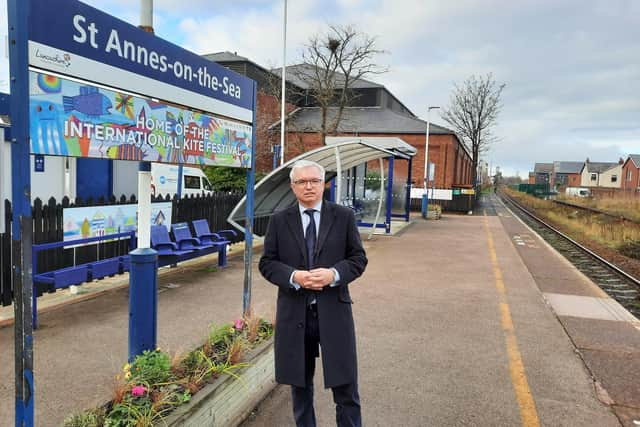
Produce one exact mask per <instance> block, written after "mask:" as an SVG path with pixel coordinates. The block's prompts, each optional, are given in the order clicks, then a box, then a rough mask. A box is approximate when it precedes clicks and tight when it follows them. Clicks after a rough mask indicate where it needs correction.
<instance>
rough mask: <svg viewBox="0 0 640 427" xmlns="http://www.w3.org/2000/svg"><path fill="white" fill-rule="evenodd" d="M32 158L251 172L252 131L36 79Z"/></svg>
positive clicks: (32, 76) (124, 96) (46, 77)
mask: <svg viewBox="0 0 640 427" xmlns="http://www.w3.org/2000/svg"><path fill="white" fill-rule="evenodd" d="M29 105H30V126H31V152H32V153H34V154H41V155H58V156H72V157H91V158H101V159H112V160H135V161H150V162H162V163H187V164H197V165H205V166H227V167H240V168H249V167H251V144H252V128H251V126H250V125H248V124H246V123H243V122H240V121H233V120H228V119H223V118H220V117H216V116H213V115H208V114H204V113H199V112H194V111H191V110H188V109H184V108H180V107H176V106H174V105H169V104H168V103H165V102H158V101H154V100H152V99H151V98H143V97H139V96H133V95H131V94H129V93H125V92H121V91H115V90H110V89H105V88H102V87H98V86H93V85H89V84H86V83H82V82H78V81H73V80H69V79H64V78H61V77H58V76H55V75H50V74H45V73H39V72H35V71H30V73H29Z"/></svg>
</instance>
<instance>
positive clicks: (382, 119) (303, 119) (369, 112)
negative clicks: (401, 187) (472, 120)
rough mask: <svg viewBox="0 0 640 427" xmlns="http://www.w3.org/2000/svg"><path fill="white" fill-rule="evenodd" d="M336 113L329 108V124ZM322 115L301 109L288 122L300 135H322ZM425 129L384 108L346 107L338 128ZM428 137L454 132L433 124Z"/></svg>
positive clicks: (342, 130)
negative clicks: (305, 133) (306, 133)
mask: <svg viewBox="0 0 640 427" xmlns="http://www.w3.org/2000/svg"><path fill="white" fill-rule="evenodd" d="M337 110H338V109H337V108H335V107H333V108H329V110H328V116H329V120H328V121H329V122H330V121H331V118H332V117H335V114H337ZM320 113H321V109H320V107H305V108H300V109H298V110H296V111H295V113H294V114H292V116H291V118H290V119H289V123H291V126H292V128H293V129H295V130H296V131H298V132H319V131H320V120H321V117H320ZM277 125H279V123H278V124H277ZM274 127H275V126H274ZM426 130H427V122H426V121H424V120H420V119H418V118H417V117H413V116H409V115H407V114H402V113H399V112H397V111H394V110H390V109H388V108H382V107H346V108H345V109H344V112H343V114H342V120H341V121H340V124H339V125H338V132H339V133H358V134H362V133H391V134H393V133H397V134H416V133H417V134H424V133H425V132H426ZM429 134H430V135H455V132H454V131H452V130H450V129H447V128H445V127H443V126H440V125H437V124H435V123H433V122H430V123H429Z"/></svg>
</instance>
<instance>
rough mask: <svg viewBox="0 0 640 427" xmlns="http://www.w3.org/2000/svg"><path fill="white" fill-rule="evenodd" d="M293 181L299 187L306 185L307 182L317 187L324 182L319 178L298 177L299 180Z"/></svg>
mask: <svg viewBox="0 0 640 427" xmlns="http://www.w3.org/2000/svg"><path fill="white" fill-rule="evenodd" d="M293 183H294V184H295V185H297V186H298V187H306V186H307V184H311V186H312V187H317V186H318V185H320V184H322V180H321V179H319V178H314V179H297V180H295V181H293Z"/></svg>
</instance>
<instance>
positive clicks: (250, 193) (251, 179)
mask: <svg viewBox="0 0 640 427" xmlns="http://www.w3.org/2000/svg"><path fill="white" fill-rule="evenodd" d="M256 96H257V90H256V83H255V82H254V83H253V121H252V123H251V129H252V130H251V168H250V169H249V170H248V171H247V203H246V204H245V216H246V218H247V219H246V222H245V225H244V287H243V291H242V314H243V315H244V314H247V312H248V311H249V310H250V309H251V276H252V267H253V201H254V186H255V182H256Z"/></svg>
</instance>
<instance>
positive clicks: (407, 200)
mask: <svg viewBox="0 0 640 427" xmlns="http://www.w3.org/2000/svg"><path fill="white" fill-rule="evenodd" d="M412 164H413V157H409V165H408V166H407V194H406V196H405V197H406V198H405V206H404V213H405V219H406V220H407V221H409V216H410V215H411V165H412Z"/></svg>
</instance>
